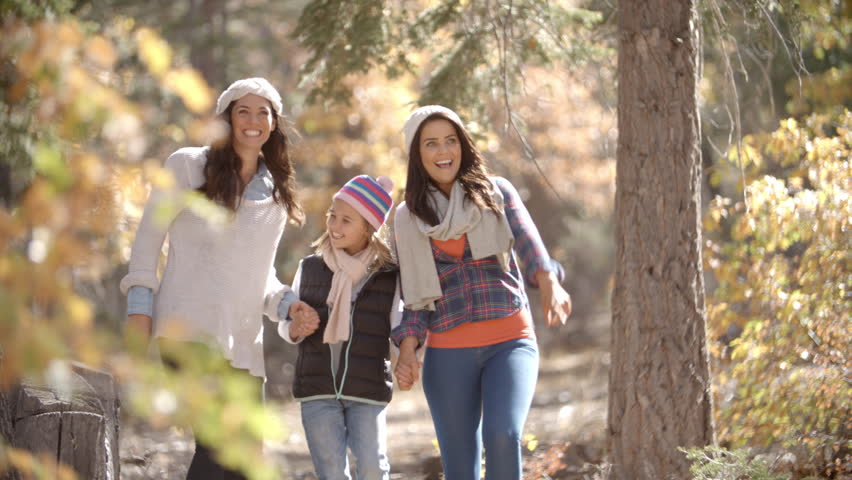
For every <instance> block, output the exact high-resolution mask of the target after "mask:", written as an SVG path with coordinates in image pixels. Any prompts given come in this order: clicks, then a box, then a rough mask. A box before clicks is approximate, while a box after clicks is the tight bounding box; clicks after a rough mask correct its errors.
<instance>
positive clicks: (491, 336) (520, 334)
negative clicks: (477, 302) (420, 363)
mask: <svg viewBox="0 0 852 480" xmlns="http://www.w3.org/2000/svg"><path fill="white" fill-rule="evenodd" d="M432 242H434V243H435V246H436V247H438V248H439V249H440V250H441V251H442V252H444V253H446V254H447V255H451V256H453V257H456V258H462V257H463V256H464V246H465V243H466V242H467V236H465V235H462V236H461V237H460V238H457V239H455V240H446V241H441V240H434V239H433V240H432ZM519 338H535V329H534V327H533V321H532V315H531V314H530V310H529V308H522V309H520V310H519V311H518V312H517V313H515V314H513V315H509V316H508V317H503V318H496V319H494V320H486V321H483V322H468V323H465V324H462V325H459V326H458V327H455V328H452V329H450V330H447V331H446V332H439V333H436V332H432V331H431V330H430V331H429V334H428V336H427V338H426V345H428V346H430V347H433V348H469V347H483V346H486V345H495V344H498V343H502V342H507V341H509V340H517V339H519Z"/></svg>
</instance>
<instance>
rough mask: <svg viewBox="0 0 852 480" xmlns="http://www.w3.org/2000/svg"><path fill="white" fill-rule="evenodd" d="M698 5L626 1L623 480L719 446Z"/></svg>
mask: <svg viewBox="0 0 852 480" xmlns="http://www.w3.org/2000/svg"><path fill="white" fill-rule="evenodd" d="M697 25H698V17H697V13H696V1H695V0H622V1H621V2H619V54H618V129H619V138H618V158H617V167H616V168H617V170H616V177H617V179H616V187H617V190H616V196H615V215H616V230H615V233H616V253H617V261H616V277H615V289H614V292H613V298H612V315H613V319H612V343H611V352H612V368H611V369H610V379H609V395H610V396H609V419H608V427H609V428H608V433H607V435H608V443H609V449H610V455H611V459H610V461H611V462H612V467H613V468H612V474H613V478H614V479H619V480H622V479H623V480H628V479H629V480H644V479H647V480H663V479H677V480H682V479H687V478H690V475H689V464H688V462H687V460H686V459H685V457H684V455H683V454H682V453H681V452H679V451H678V447H692V446H704V445H709V444H712V443H713V442H714V428H713V418H712V400H711V393H710V373H709V367H708V355H707V341H706V336H705V320H704V282H703V278H702V267H701V248H700V247H701V229H700V205H701V203H700V198H701V153H700V149H699V139H700V136H701V133H700V125H699V115H698V103H697V86H698V77H699V75H698V54H699V50H700V41H699V38H698V31H697Z"/></svg>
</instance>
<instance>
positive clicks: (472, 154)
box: [405, 112, 503, 226]
mask: <svg viewBox="0 0 852 480" xmlns="http://www.w3.org/2000/svg"><path fill="white" fill-rule="evenodd" d="M437 119H443V120H446V121H448V122H450V124H451V125H452V126H453V128H454V129H455V130H456V136H458V138H459V142H460V143H461V165H459V173H458V174H457V175H456V180H458V182H459V183H460V184H461V186H462V189H464V193H465V198H466V199H468V200H470V201H472V202H473V203H474V204H476V205H477V206H478V207H479V208H481V209H486V208H487V209H489V210H491V211H492V212H494V214H495V215H497V216H498V217H499V216H501V215H502V214H503V212H501V211H500V209H499V208H498V207H497V203H496V202H495V201H494V198H493V197H492V196H491V192H492V188H493V185H492V183H491V181H490V180H488V175H489V172H488V168H487V167H486V165H485V159H484V158H483V157H482V154H481V153H480V152H479V149H477V148H476V145H475V144H474V143H473V140H472V139H471V138H470V134H468V133H467V130H465V128H464V127H462V126H461V125H458V124H456V122H454V121H452V120H451V119H450V118H449V117H448V116H447V115H445V114H444V113H441V112H437V113H433V114H432V115H429V116H428V117H426V119H425V120H423V122H421V123H420V126H419V127H417V132H415V134H414V138H413V139H412V140H411V148H410V151H409V152H408V176H407V178H406V180H405V204H406V206H407V207H408V211H410V212H411V213H413V214H414V215H415V216H417V218H419V219H420V220H422V221H424V222H426V223H427V224H429V225H432V226H434V225H437V224H439V223H440V219H439V217H438V213H437V212H436V211H435V210H434V209H433V208H432V205H431V204H430V202H429V187H430V184H433V182H432V179H431V178H430V177H429V174H428V173H427V172H426V168H425V167H423V158H422V157H421V156H420V133H421V132H422V131H423V127H424V126H425V125H426V124H427V123H429V122H431V121H432V120H437Z"/></svg>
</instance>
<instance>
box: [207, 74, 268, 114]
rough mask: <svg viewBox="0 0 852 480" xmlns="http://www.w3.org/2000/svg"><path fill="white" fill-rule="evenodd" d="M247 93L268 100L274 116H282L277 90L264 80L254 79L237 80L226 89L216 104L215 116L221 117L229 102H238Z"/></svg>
mask: <svg viewBox="0 0 852 480" xmlns="http://www.w3.org/2000/svg"><path fill="white" fill-rule="evenodd" d="M249 93H253V94H255V95H257V96H259V97H263V98H265V99H267V100H269V101H270V102H272V108H274V109H275V113H276V114H278V115H283V114H284V113H283V108H284V106H283V105H282V104H281V95H279V94H278V90H275V87H273V86H272V84H271V83H269V81H267V80H266V79H265V78H260V77H255V78H244V79H242V80H237V81H236V82H234V83H232V84H231V86H230V87H228V88H226V89H225V91H224V92H222V94H221V95H219V100H218V101H217V102H216V115H221V114H222V112H224V111H225V109H227V108H228V105H230V104H231V102H233V101H234V100H239V99H240V98H243V97H244V96H245V95H247V94H249Z"/></svg>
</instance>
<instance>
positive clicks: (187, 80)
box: [163, 68, 213, 113]
mask: <svg viewBox="0 0 852 480" xmlns="http://www.w3.org/2000/svg"><path fill="white" fill-rule="evenodd" d="M163 84H164V85H165V86H166V87H167V88H169V89H170V90H172V91H174V92H175V93H176V94H178V96H180V98H181V99H182V100H183V103H184V104H185V105H186V106H187V108H189V109H190V110H191V111H192V112H194V113H206V112H207V111H208V110H210V108H211V106H212V105H213V92H211V91H210V87H208V86H207V82H205V81H204V78H202V77H201V75H200V74H199V73H198V71H196V70H194V69H191V68H181V69H176V70H171V71H169V72H167V73H166V74H165V76H164V78H163Z"/></svg>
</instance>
